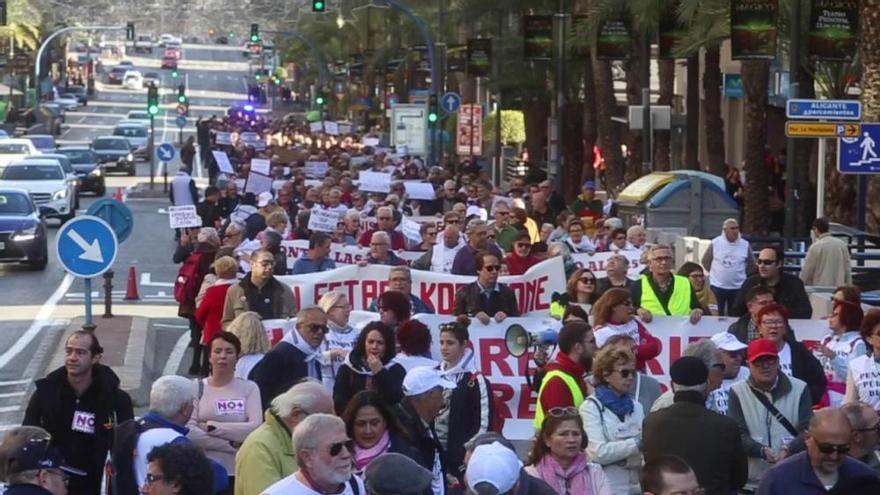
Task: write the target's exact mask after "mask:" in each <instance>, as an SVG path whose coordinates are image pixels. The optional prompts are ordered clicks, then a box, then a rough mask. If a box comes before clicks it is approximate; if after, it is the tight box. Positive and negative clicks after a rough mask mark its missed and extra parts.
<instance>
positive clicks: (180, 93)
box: [177, 84, 186, 103]
mask: <svg viewBox="0 0 880 495" xmlns="http://www.w3.org/2000/svg"><path fill="white" fill-rule="evenodd" d="M177 101H178V103H186V86H184V85H183V84H181V85H180V86H178V87H177Z"/></svg>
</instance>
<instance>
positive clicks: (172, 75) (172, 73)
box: [171, 69, 180, 79]
mask: <svg viewBox="0 0 880 495" xmlns="http://www.w3.org/2000/svg"><path fill="white" fill-rule="evenodd" d="M171 77H173V78H175V79H177V78H178V77H180V72H177V69H174V70H172V71H171Z"/></svg>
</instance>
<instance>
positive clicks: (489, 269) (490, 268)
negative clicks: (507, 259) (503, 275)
mask: <svg viewBox="0 0 880 495" xmlns="http://www.w3.org/2000/svg"><path fill="white" fill-rule="evenodd" d="M500 269H501V265H486V266H484V267H483V270H486V271H487V272H494V271H496V270H500Z"/></svg>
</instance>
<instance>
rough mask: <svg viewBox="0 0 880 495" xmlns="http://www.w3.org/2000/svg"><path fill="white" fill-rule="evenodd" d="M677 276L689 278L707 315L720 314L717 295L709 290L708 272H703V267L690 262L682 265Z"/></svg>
mask: <svg viewBox="0 0 880 495" xmlns="http://www.w3.org/2000/svg"><path fill="white" fill-rule="evenodd" d="M677 275H681V276H682V277H687V279H688V282H690V283H691V287H692V288H693V289H694V293H695V294H696V295H697V300H699V301H700V306H702V307H703V311H705V312H707V313H706V314H707V315H711V316H715V315H717V314H718V301H717V300H716V299H715V293H714V292H712V291H711V290H710V289H709V285H708V284H707V283H706V272H704V271H703V267H702V266H700V265H699V264H697V263H694V262H693V261H688V262H687V263H685V264H683V265H681V268H679V269H678V273H677Z"/></svg>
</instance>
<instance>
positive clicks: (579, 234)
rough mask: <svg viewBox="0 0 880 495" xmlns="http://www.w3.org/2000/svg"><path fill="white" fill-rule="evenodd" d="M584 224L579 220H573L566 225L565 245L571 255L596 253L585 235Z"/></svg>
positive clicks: (593, 245)
mask: <svg viewBox="0 0 880 495" xmlns="http://www.w3.org/2000/svg"><path fill="white" fill-rule="evenodd" d="M585 232H586V230H585V229H584V222H583V221H582V220H581V219H579V218H576V219H573V220H571V221H570V222H569V223H568V239H567V240H566V241H565V244H566V245H567V246H568V248H569V249H571V252H572V253H588V254H593V253H595V252H596V245H595V244H593V241H591V240H590V238H589V237H587V236H586V235H585Z"/></svg>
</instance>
